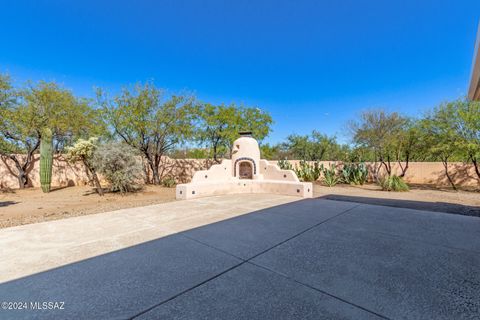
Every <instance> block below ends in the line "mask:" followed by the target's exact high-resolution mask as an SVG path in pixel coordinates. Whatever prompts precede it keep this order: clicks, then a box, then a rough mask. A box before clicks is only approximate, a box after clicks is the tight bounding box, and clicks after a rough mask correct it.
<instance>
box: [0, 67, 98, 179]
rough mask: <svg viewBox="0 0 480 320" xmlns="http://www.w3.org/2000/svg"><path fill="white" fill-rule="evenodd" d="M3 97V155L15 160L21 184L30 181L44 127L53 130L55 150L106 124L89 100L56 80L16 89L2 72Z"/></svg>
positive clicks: (0, 129)
mask: <svg viewBox="0 0 480 320" xmlns="http://www.w3.org/2000/svg"><path fill="white" fill-rule="evenodd" d="M0 99H1V100H0V155H1V156H2V160H3V161H4V162H5V163H7V160H10V161H12V162H13V164H14V167H15V168H14V169H13V168H12V170H11V172H12V174H14V175H15V176H16V177H17V179H18V183H19V187H20V188H25V187H26V186H29V185H31V183H30V177H29V172H30V170H31V169H32V167H33V161H34V155H35V153H36V152H37V151H38V148H39V146H40V141H41V139H42V131H43V130H44V129H45V128H48V129H50V130H52V139H53V142H52V143H53V145H54V149H55V150H56V151H59V150H61V149H62V148H63V146H64V145H65V144H69V143H70V142H71V141H73V139H75V138H77V137H81V136H86V135H88V134H91V133H94V132H95V133H96V132H99V131H101V130H103V128H104V127H103V125H102V122H101V120H100V118H99V113H98V112H97V111H95V110H93V109H92V107H91V105H90V104H89V102H88V101H87V100H83V99H78V98H76V97H75V96H74V95H73V93H72V92H71V91H69V90H66V89H64V88H61V87H60V86H58V85H57V84H56V83H53V82H39V83H38V84H36V85H32V84H29V85H27V86H26V87H25V88H22V89H20V90H15V89H14V88H13V87H12V86H11V84H10V81H9V78H8V77H6V76H0Z"/></svg>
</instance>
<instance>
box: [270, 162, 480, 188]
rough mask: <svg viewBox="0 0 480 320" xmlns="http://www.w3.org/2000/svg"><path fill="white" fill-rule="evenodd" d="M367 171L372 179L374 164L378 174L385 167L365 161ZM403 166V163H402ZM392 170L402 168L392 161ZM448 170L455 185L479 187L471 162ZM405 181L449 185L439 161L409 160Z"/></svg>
mask: <svg viewBox="0 0 480 320" xmlns="http://www.w3.org/2000/svg"><path fill="white" fill-rule="evenodd" d="M269 162H270V163H271V164H276V163H277V161H269ZM289 162H290V163H291V164H292V165H294V166H295V165H298V164H299V162H300V161H299V160H289ZM320 163H321V164H323V165H324V166H326V167H328V166H329V165H330V164H335V165H336V167H337V168H339V169H340V168H341V167H342V162H340V161H338V162H332V161H320ZM366 165H367V167H368V172H369V180H370V181H372V180H373V176H372V172H373V171H374V170H373V169H374V166H376V167H377V168H378V167H380V170H379V173H380V175H383V174H385V172H386V171H385V168H384V167H383V166H380V164H379V163H377V164H375V163H371V162H367V163H366ZM402 166H405V163H402ZM392 171H393V173H394V174H396V175H400V174H401V172H402V170H401V169H400V166H399V164H398V163H392ZM448 172H449V174H450V176H451V177H452V179H453V181H454V182H455V184H456V185H458V186H462V187H475V188H479V187H480V183H479V180H478V177H477V174H476V173H475V169H474V167H473V165H472V164H471V163H463V162H452V163H449V164H448ZM404 179H405V181H406V182H408V183H412V184H431V185H437V186H450V183H449V182H448V179H447V176H446V175H445V168H444V166H443V164H442V163H441V162H410V163H409V165H408V170H407V174H406V175H405V177H404Z"/></svg>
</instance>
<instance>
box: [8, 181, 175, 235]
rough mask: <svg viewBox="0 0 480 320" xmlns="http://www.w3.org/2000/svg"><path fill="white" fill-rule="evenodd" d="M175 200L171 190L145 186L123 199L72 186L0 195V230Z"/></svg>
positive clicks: (122, 197) (87, 188)
mask: <svg viewBox="0 0 480 320" xmlns="http://www.w3.org/2000/svg"><path fill="white" fill-rule="evenodd" d="M174 200H175V188H165V187H160V186H147V187H146V188H145V189H144V190H142V191H140V192H137V193H133V194H127V195H121V194H118V193H106V194H105V196H103V197H100V196H98V195H97V194H96V193H94V192H93V190H92V188H91V187H88V186H76V187H68V188H59V189H53V190H52V191H51V192H50V193H43V192H42V190H41V189H40V188H30V189H24V190H12V191H10V192H0V228H6V227H11V226H16V225H21V224H28V223H35V222H41V221H48V220H56V219H63V218H68V217H75V216H81V215H86V214H92V213H100V212H107V211H112V210H117V209H123V208H131V207H139V206H146V205H150V204H156V203H162V202H167V201H174Z"/></svg>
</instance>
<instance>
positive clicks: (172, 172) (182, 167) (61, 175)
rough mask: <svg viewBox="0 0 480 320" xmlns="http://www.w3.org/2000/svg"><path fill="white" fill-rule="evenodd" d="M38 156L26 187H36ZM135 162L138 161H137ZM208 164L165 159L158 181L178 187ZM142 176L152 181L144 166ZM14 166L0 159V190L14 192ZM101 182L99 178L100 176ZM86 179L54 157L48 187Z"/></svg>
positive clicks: (83, 182)
mask: <svg viewBox="0 0 480 320" xmlns="http://www.w3.org/2000/svg"><path fill="white" fill-rule="evenodd" d="M39 158H40V156H39V155H35V160H34V162H33V163H32V165H31V166H30V167H29V168H28V169H27V171H28V172H29V175H28V176H29V178H30V179H31V181H30V186H33V187H40V174H39V165H40V161H39ZM139 161H141V160H140V158H139ZM211 162H212V161H211V160H198V159H171V158H168V157H165V158H163V159H162V164H161V166H160V170H159V171H160V175H161V177H169V176H171V177H175V180H176V181H177V182H179V183H186V182H190V181H191V179H192V176H193V174H194V173H195V172H197V171H199V170H204V169H207V168H209V167H210V166H211ZM144 168H145V170H146V171H145V173H144V176H147V175H148V176H149V177H150V179H151V177H152V174H151V171H150V170H149V169H148V166H146V165H145V166H144ZM16 172H17V171H16V169H15V164H14V162H13V161H12V160H10V159H8V158H5V157H2V156H0V188H12V189H15V188H18V179H17V177H16V176H15V175H16ZM100 179H101V180H102V177H101V176H100ZM89 180H90V179H89V177H88V176H87V173H86V171H85V167H84V166H83V164H82V163H76V164H71V163H68V162H67V161H66V160H65V158H64V157H63V156H61V155H60V156H55V157H54V159H53V172H52V186H54V187H61V186H74V185H86V184H87V183H88V181H89Z"/></svg>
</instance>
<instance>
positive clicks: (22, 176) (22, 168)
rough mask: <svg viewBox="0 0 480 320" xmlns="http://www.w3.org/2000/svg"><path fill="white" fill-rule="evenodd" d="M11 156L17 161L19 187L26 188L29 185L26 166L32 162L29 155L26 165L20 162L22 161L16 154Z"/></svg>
mask: <svg viewBox="0 0 480 320" xmlns="http://www.w3.org/2000/svg"><path fill="white" fill-rule="evenodd" d="M9 158H10V159H11V160H12V161H13V162H14V163H15V168H17V172H18V173H17V179H18V187H19V188H20V189H25V188H26V187H27V186H28V175H27V172H26V168H27V167H28V165H29V164H30V161H29V159H28V158H29V157H27V160H26V162H25V164H24V165H21V164H20V161H18V159H17V157H15V156H14V155H10V156H9Z"/></svg>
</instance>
